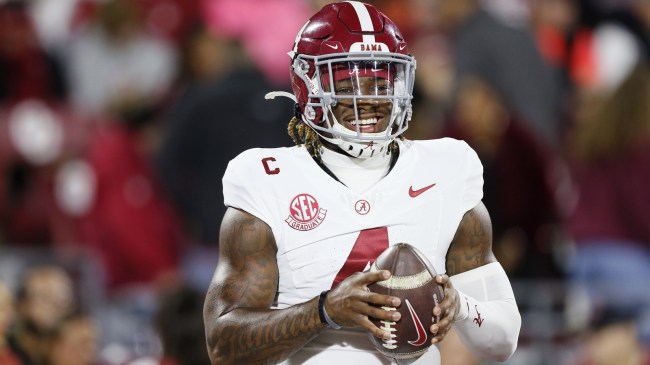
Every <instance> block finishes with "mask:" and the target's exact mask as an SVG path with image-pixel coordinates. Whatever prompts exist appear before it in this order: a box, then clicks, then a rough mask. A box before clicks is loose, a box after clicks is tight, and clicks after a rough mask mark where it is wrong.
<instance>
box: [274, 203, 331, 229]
mask: <svg viewBox="0 0 650 365" xmlns="http://www.w3.org/2000/svg"><path fill="white" fill-rule="evenodd" d="M325 215H327V210H325V209H323V208H321V207H320V205H319V204H318V201H317V200H316V198H314V197H313V196H311V195H309V194H299V195H297V196H296V197H295V198H293V199H292V200H291V203H290V204H289V216H288V217H287V219H285V220H284V221H285V222H287V224H288V225H289V227H291V228H293V229H295V230H298V231H310V230H312V229H314V228H316V227H318V226H319V225H320V224H321V223H323V221H324V220H325Z"/></svg>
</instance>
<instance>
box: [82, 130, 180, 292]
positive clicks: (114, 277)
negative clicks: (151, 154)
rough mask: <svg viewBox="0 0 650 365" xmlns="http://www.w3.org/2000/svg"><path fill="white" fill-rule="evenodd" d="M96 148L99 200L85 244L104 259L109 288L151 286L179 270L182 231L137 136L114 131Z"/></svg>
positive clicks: (93, 152) (94, 162)
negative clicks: (130, 285) (148, 284)
mask: <svg viewBox="0 0 650 365" xmlns="http://www.w3.org/2000/svg"><path fill="white" fill-rule="evenodd" d="M90 146H91V147H90V151H89V153H88V162H89V163H90V165H91V167H92V169H93V170H94V172H95V177H96V194H95V201H94V204H93V206H92V208H91V211H90V213H89V214H88V216H87V217H86V218H85V226H84V236H85V237H84V238H85V239H84V241H85V242H87V243H89V244H90V245H91V246H92V247H94V248H95V249H96V250H97V252H98V253H99V256H100V258H101V260H102V261H103V263H104V266H105V271H106V275H107V280H108V285H109V287H112V288H116V287H118V286H122V285H128V284H137V283H151V282H152V281H154V280H156V279H157V278H159V276H160V275H161V274H164V273H167V272H170V271H175V270H177V269H178V265H179V261H180V253H181V252H180V251H181V243H182V240H181V234H180V228H179V227H180V225H179V223H178V221H177V219H176V217H175V215H174V213H173V211H172V209H171V207H170V205H169V204H168V202H167V200H166V199H165V197H164V195H163V193H162V192H161V189H160V188H159V185H158V182H157V178H156V176H155V175H154V173H153V171H152V168H151V166H150V164H149V161H148V160H147V158H146V157H145V156H143V153H142V152H141V151H139V149H138V137H137V134H136V132H133V131H131V130H128V129H127V128H126V127H123V126H122V125H113V126H110V127H108V128H107V129H105V130H102V131H101V132H99V133H98V135H97V136H96V137H95V138H94V140H93V141H92V143H91V144H90Z"/></svg>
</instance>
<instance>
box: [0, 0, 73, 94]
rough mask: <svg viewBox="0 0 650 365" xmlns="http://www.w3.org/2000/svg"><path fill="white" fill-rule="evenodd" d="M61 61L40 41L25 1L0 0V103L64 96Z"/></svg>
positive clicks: (64, 86)
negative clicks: (44, 47)
mask: <svg viewBox="0 0 650 365" xmlns="http://www.w3.org/2000/svg"><path fill="white" fill-rule="evenodd" d="M66 89H67V87H66V82H65V79H64V77H63V73H62V68H61V65H59V64H58V63H57V62H56V59H55V58H53V57H51V56H50V55H49V54H48V53H47V52H46V51H45V50H44V49H43V48H42V47H41V45H40V43H39V40H38V38H37V34H36V31H35V29H34V25H33V24H32V20H31V18H30V16H29V13H28V8H27V5H26V4H25V3H24V2H22V1H8V2H6V3H4V4H0V105H1V104H13V103H16V102H18V101H21V100H25V99H29V98H38V99H44V100H48V101H52V100H63V99H64V98H65V97H66Z"/></svg>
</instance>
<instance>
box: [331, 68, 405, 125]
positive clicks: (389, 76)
mask: <svg viewBox="0 0 650 365" xmlns="http://www.w3.org/2000/svg"><path fill="white" fill-rule="evenodd" d="M394 69H395V67H391V66H390V65H388V64H386V63H378V62H360V63H352V62H343V63H339V64H334V65H332V68H331V70H332V71H331V77H330V74H329V70H327V71H326V73H325V77H324V82H323V87H324V89H325V91H326V92H330V93H331V94H332V98H333V99H334V100H335V101H336V105H335V106H333V107H332V108H331V115H333V116H334V117H335V118H336V120H337V121H338V122H339V123H340V124H341V125H342V126H343V127H345V128H346V129H349V130H350V131H352V132H355V133H356V132H357V128H358V131H359V132H360V133H381V132H384V131H386V129H387V128H388V125H389V124H390V119H391V111H392V105H393V103H392V100H391V98H390V96H392V95H393V93H394V85H393V81H391V80H394V79H395V72H394ZM331 82H333V85H334V87H333V88H330V86H329V85H330V83H331ZM331 115H330V116H331Z"/></svg>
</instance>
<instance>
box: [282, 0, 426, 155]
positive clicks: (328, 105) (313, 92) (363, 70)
mask: <svg viewBox="0 0 650 365" xmlns="http://www.w3.org/2000/svg"><path fill="white" fill-rule="evenodd" d="M289 56H291V58H292V64H291V83H292V87H293V93H294V95H295V97H296V99H297V104H298V106H299V108H300V111H301V113H302V120H303V122H305V123H307V124H308V125H309V126H310V127H311V128H312V129H314V130H315V131H316V132H318V133H319V134H320V135H321V137H323V138H325V139H326V140H328V141H330V142H332V143H335V144H337V145H339V146H340V147H341V148H342V149H343V150H345V151H346V152H348V153H350V154H351V155H352V156H355V157H369V156H372V155H374V154H375V153H376V152H381V151H383V150H384V147H386V146H387V145H388V143H390V141H392V140H393V139H394V138H395V137H396V136H399V135H400V134H402V133H403V132H404V131H405V130H406V129H407V128H408V122H409V120H410V119H411V99H412V98H413V81H414V75H415V59H414V58H413V57H412V56H411V55H409V53H408V49H407V45H406V42H405V41H404V38H403V37H402V34H401V33H400V31H399V29H397V26H396V25H395V24H394V23H393V22H392V21H391V20H390V19H388V17H386V15H384V14H383V13H381V12H380V11H378V10H377V9H376V8H375V7H374V6H372V5H369V4H365V3H361V2H357V1H345V2H339V3H333V4H328V5H326V6H325V7H323V8H322V9H321V10H320V11H319V12H318V13H316V14H315V15H314V16H313V17H311V19H309V20H308V21H307V23H306V24H305V25H304V26H303V27H302V29H301V30H300V31H299V32H298V35H297V36H296V41H295V43H294V46H293V49H292V51H291V52H289ZM364 77H366V78H367V77H371V78H373V80H381V85H380V86H378V87H376V88H375V87H373V88H372V91H371V92H368V90H365V91H364V90H361V89H362V88H361V87H348V88H346V89H345V91H340V90H339V89H338V88H337V87H331V86H330V85H336V82H338V81H340V80H342V79H345V80H346V81H347V82H348V85H352V86H354V85H360V83H359V81H360V78H364ZM350 80H351V82H350ZM378 85H379V84H378ZM361 99H372V100H375V101H377V102H382V103H386V102H390V103H391V112H390V117H389V118H390V120H389V121H388V123H387V127H386V129H385V130H383V131H375V132H373V133H364V132H362V130H361V127H360V126H361V125H368V124H372V123H377V122H378V121H377V118H374V119H372V118H370V119H367V120H359V112H358V104H359V103H360V102H359V101H360V100H361ZM339 102H343V103H347V105H350V106H351V107H353V108H354V110H355V117H356V118H355V122H354V123H352V125H353V126H354V128H355V130H352V129H349V128H346V127H344V126H343V125H342V124H341V123H340V122H339V121H337V120H336V117H334V114H333V113H332V108H333V107H335V106H336V105H337V103H339ZM366 130H367V128H366Z"/></svg>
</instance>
